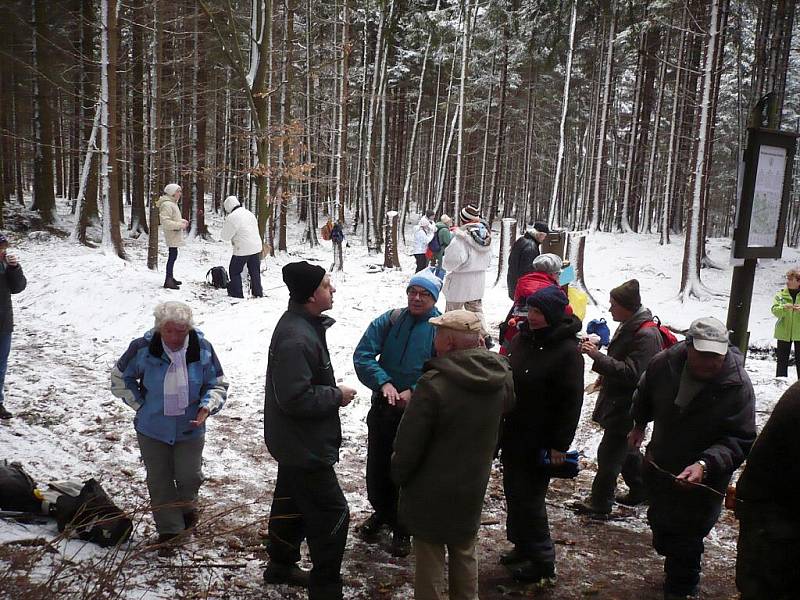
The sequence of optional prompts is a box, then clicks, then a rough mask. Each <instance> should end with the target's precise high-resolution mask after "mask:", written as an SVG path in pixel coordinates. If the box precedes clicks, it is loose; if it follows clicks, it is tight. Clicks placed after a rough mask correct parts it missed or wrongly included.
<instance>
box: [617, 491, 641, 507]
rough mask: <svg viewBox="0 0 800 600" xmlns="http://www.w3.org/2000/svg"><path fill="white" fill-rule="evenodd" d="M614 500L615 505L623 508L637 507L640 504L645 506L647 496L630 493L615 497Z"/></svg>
mask: <svg viewBox="0 0 800 600" xmlns="http://www.w3.org/2000/svg"><path fill="white" fill-rule="evenodd" d="M614 500H615V501H616V502H617V504H622V505H623V506H639V505H640V504H647V496H645V495H644V494H634V493H632V492H628V493H627V494H620V495H619V496H617V497H615V498H614Z"/></svg>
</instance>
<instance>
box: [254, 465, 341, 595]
mask: <svg viewBox="0 0 800 600" xmlns="http://www.w3.org/2000/svg"><path fill="white" fill-rule="evenodd" d="M349 524H350V512H349V508H348V506H347V500H346V499H345V497H344V494H343V493H342V489H341V488H340V487H339V480H338V479H337V478H336V473H335V471H334V470H333V467H324V468H321V469H315V470H306V469H299V468H296V467H286V466H283V465H280V464H279V465H278V479H277V481H276V482H275V493H274V495H273V497H272V509H271V510H270V515H269V531H268V534H267V553H268V554H269V557H270V560H272V561H275V562H276V563H281V564H286V565H291V564H294V563H296V562H297V561H298V560H300V544H301V543H302V541H303V539H305V540H306V541H307V542H308V549H309V553H310V554H311V562H312V563H313V568H312V569H311V574H310V580H309V588H308V597H309V600H341V598H342V576H341V568H342V557H343V556H344V547H345V543H346V542H347V529H348V526H349Z"/></svg>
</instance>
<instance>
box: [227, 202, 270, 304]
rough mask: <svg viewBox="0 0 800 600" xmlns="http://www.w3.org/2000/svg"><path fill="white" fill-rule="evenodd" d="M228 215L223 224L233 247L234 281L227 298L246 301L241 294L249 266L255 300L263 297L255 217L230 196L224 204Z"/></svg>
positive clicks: (258, 235)
mask: <svg viewBox="0 0 800 600" xmlns="http://www.w3.org/2000/svg"><path fill="white" fill-rule="evenodd" d="M222 208H223V209H224V210H225V212H226V213H227V216H226V217H225V223H224V224H223V225H222V234H221V237H222V239H223V241H226V242H228V241H229V242H231V244H233V256H231V263H230V265H229V267H228V271H229V273H230V278H231V281H230V283H229V284H228V295H229V296H233V297H235V298H244V293H243V292H242V271H243V270H244V267H245V265H247V272H248V273H249V274H250V291H251V292H252V293H253V297H254V298H260V297H262V296H263V295H264V291H263V290H262V288H261V249H262V247H263V245H262V243H261V234H260V233H259V232H258V220H257V219H256V216H255V215H254V214H253V213H251V212H250V211H249V210H247V209H246V208H245V207H244V206H242V205H241V204H239V199H238V198H237V197H236V196H228V197H227V198H225V201H224V202H223V203H222Z"/></svg>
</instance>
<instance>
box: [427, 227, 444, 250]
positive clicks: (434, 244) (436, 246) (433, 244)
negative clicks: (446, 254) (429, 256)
mask: <svg viewBox="0 0 800 600" xmlns="http://www.w3.org/2000/svg"><path fill="white" fill-rule="evenodd" d="M440 229H441V228H440ZM441 249H442V242H441V241H440V240H439V229H437V230H436V233H434V234H433V237H432V238H431V241H430V242H428V250H430V251H431V252H433V253H434V254H436V253H437V252H439V250H441Z"/></svg>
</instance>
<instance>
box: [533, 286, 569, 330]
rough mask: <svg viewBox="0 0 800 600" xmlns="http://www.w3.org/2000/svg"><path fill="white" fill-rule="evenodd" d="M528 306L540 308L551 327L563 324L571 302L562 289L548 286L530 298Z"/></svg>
mask: <svg viewBox="0 0 800 600" xmlns="http://www.w3.org/2000/svg"><path fill="white" fill-rule="evenodd" d="M527 304H528V306H533V307H534V308H538V309H539V310H540V311H541V313H542V315H543V316H544V319H545V321H547V324H548V325H550V326H551V327H552V326H553V325H556V324H558V323H559V322H561V319H563V318H564V310H566V308H567V304H569V301H568V300H567V297H566V296H565V295H564V292H562V291H561V288H560V287H557V286H555V285H548V286H547V287H545V288H542V289H540V290H539V291H538V292H534V293H533V294H531V295H530V296H528V302H527Z"/></svg>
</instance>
